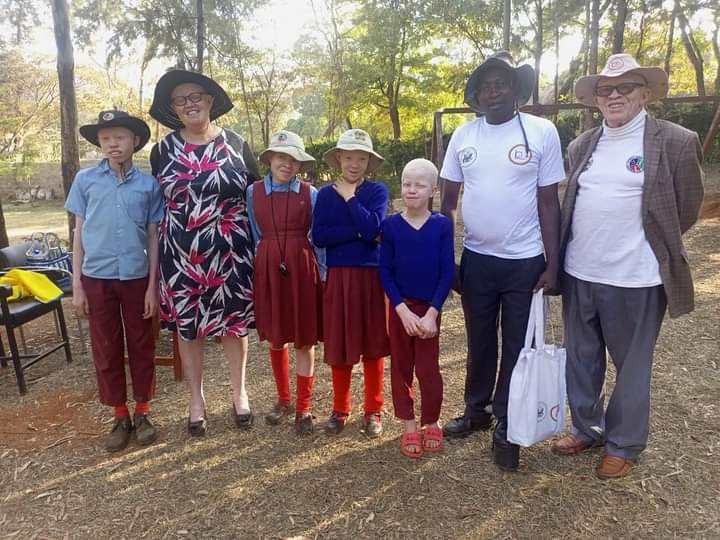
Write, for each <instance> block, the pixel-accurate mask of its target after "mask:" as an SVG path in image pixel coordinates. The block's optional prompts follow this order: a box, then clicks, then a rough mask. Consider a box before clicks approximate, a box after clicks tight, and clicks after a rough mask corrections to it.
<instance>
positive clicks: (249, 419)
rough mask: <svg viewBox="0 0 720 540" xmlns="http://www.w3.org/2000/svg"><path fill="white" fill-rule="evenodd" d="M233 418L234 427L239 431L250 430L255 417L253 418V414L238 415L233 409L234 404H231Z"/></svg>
mask: <svg viewBox="0 0 720 540" xmlns="http://www.w3.org/2000/svg"><path fill="white" fill-rule="evenodd" d="M232 412H233V418H234V419H235V425H236V426H237V427H238V428H239V429H250V428H251V427H252V426H253V424H254V423H255V417H254V416H253V413H251V412H249V413H245V414H238V413H237V409H236V408H235V403H233V410H232Z"/></svg>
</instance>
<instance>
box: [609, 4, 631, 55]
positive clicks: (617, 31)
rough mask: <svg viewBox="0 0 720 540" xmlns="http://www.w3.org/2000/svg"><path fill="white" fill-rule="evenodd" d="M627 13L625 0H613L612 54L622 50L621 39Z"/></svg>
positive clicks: (623, 34) (623, 33)
mask: <svg viewBox="0 0 720 540" xmlns="http://www.w3.org/2000/svg"><path fill="white" fill-rule="evenodd" d="M627 15H628V3H627V0H615V23H614V24H613V44H612V52H613V54H617V53H621V52H623V39H624V37H625V21H626V19H627Z"/></svg>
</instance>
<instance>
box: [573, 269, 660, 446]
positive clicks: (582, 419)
mask: <svg viewBox="0 0 720 540" xmlns="http://www.w3.org/2000/svg"><path fill="white" fill-rule="evenodd" d="M666 303H667V301H666V297H665V290H664V289H663V287H662V285H659V286H657V287H642V288H627V287H613V286H611V285H602V284H599V283H590V282H587V281H582V280H579V279H576V278H574V277H572V276H569V275H567V274H565V275H564V276H563V320H564V325H565V347H566V349H567V362H566V379H567V393H568V401H569V403H570V412H571V414H572V424H573V432H574V433H575V434H576V435H577V436H578V437H580V438H581V439H583V440H585V441H587V442H590V441H597V440H602V439H604V440H605V453H606V454H609V455H613V456H619V457H623V458H625V459H635V458H637V457H638V455H639V454H640V452H642V451H643V450H644V449H645V446H646V445H647V439H648V429H649V428H648V426H649V420H650V376H651V372H652V364H653V353H654V350H655V342H656V341H657V336H658V333H659V332H660V326H661V325H662V320H663V316H664V315H665V307H666ZM606 348H607V351H608V352H609V353H610V357H611V358H612V361H613V363H614V364H615V370H616V372H617V376H616V380H615V389H614V390H613V393H612V395H611V396H610V401H609V402H608V406H607V410H604V404H605V395H604V384H605V369H606V354H605V349H606Z"/></svg>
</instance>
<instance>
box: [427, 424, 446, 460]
mask: <svg viewBox="0 0 720 540" xmlns="http://www.w3.org/2000/svg"><path fill="white" fill-rule="evenodd" d="M429 441H434V442H437V443H438V444H437V446H428V444H427V443H428V442H429ZM442 449H443V432H442V429H440V428H439V427H435V426H427V427H426V428H425V430H424V434H423V450H424V451H425V452H430V453H431V454H432V453H437V452H442Z"/></svg>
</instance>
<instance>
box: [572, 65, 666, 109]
mask: <svg viewBox="0 0 720 540" xmlns="http://www.w3.org/2000/svg"><path fill="white" fill-rule="evenodd" d="M628 73H637V74H638V75H640V76H641V77H642V78H643V79H645V81H646V82H647V86H648V88H649V89H650V99H649V101H657V100H659V99H663V98H665V97H666V96H667V94H668V89H669V87H668V76H667V73H665V71H663V70H662V69H661V68H659V67H641V68H635V69H629V70H627V71H623V72H622V73H614V74H607V75H602V74H600V73H598V74H597V75H586V76H585V77H581V78H579V79H578V80H577V82H576V83H575V99H576V100H577V101H578V102H579V103H582V104H583V105H587V106H589V107H595V106H596V105H595V88H596V87H597V83H598V81H599V80H600V79H602V78H608V79H612V78H614V77H620V76H621V75H627V74H628Z"/></svg>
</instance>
